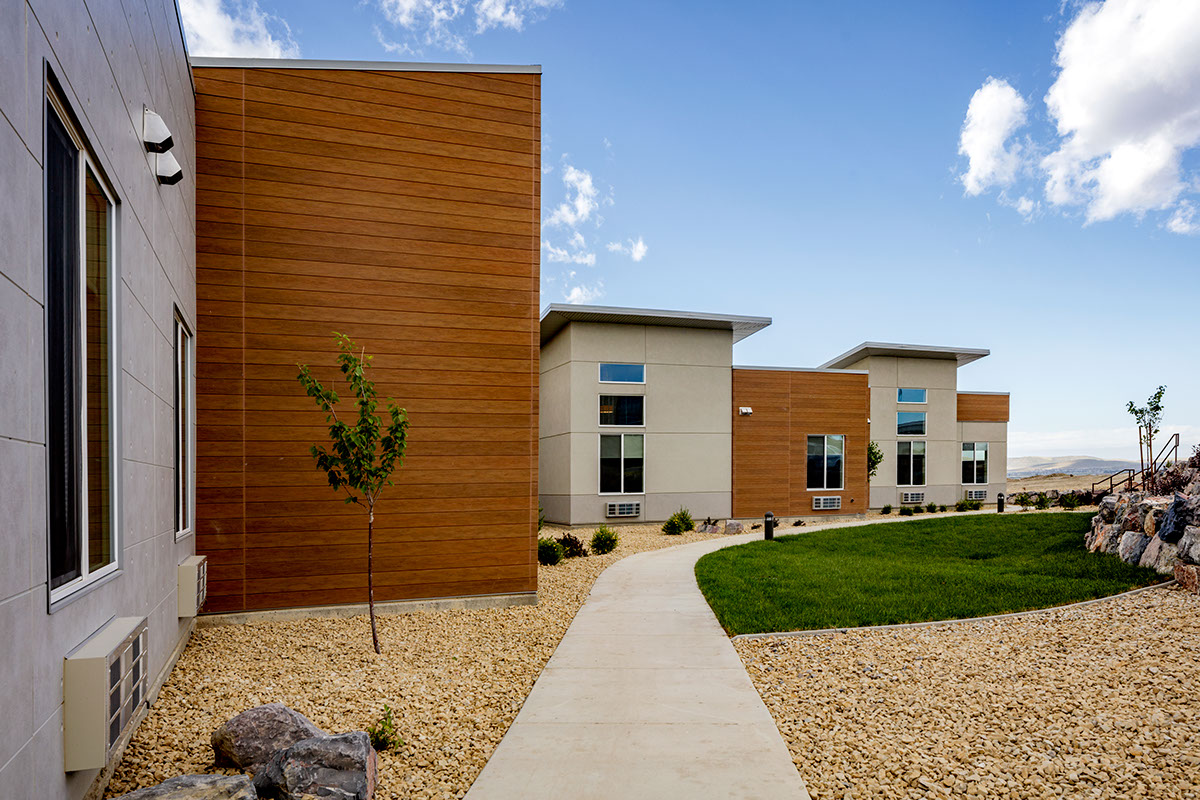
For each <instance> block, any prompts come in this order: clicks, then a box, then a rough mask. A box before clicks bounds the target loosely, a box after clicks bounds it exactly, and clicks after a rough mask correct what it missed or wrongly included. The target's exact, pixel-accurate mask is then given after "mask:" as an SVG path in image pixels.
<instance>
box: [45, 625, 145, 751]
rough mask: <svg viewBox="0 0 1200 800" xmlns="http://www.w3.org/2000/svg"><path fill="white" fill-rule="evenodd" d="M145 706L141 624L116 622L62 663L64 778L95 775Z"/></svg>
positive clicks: (143, 650)
mask: <svg viewBox="0 0 1200 800" xmlns="http://www.w3.org/2000/svg"><path fill="white" fill-rule="evenodd" d="M144 702H146V618H145V617H118V618H116V619H114V620H113V621H112V622H110V623H108V624H107V625H106V626H104V627H103V628H101V629H100V630H99V631H97V632H96V633H95V634H93V636H92V638H90V639H88V640H87V641H86V642H84V643H83V644H82V645H80V646H79V647H78V648H77V649H76V650H75V652H73V653H71V654H70V655H68V656H67V657H66V659H65V660H64V662H63V753H64V762H65V764H64V766H65V769H66V771H67V772H74V771H76V770H82V769H101V768H103V767H104V765H105V764H106V763H107V762H108V760H109V757H110V756H111V755H112V753H113V750H114V749H115V747H116V745H117V743H118V742H119V741H120V740H121V737H122V735H123V734H124V733H125V731H126V730H127V729H128V728H129V725H130V723H131V722H132V721H133V718H134V717H135V716H136V715H137V712H138V710H139V709H140V708H141V706H142V703H144Z"/></svg>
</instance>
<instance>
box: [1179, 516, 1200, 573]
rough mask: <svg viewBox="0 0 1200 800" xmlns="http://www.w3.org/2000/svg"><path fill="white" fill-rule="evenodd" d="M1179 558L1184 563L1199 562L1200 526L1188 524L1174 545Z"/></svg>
mask: <svg viewBox="0 0 1200 800" xmlns="http://www.w3.org/2000/svg"><path fill="white" fill-rule="evenodd" d="M1175 550H1176V553H1177V554H1178V556H1179V560H1180V561H1182V562H1184V563H1185V564H1200V528H1196V527H1192V526H1190V525H1189V526H1188V527H1187V528H1184V530H1183V536H1180V537H1179V542H1178V543H1177V544H1176V545H1175Z"/></svg>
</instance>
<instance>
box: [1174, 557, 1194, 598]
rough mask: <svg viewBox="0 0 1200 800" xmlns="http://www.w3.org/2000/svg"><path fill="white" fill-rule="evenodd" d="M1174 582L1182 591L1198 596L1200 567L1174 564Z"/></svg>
mask: <svg viewBox="0 0 1200 800" xmlns="http://www.w3.org/2000/svg"><path fill="white" fill-rule="evenodd" d="M1175 580H1176V581H1178V583H1179V585H1180V587H1182V588H1183V590H1184V591H1188V592H1191V593H1192V594H1200V567H1198V566H1196V565H1195V564H1176V565H1175Z"/></svg>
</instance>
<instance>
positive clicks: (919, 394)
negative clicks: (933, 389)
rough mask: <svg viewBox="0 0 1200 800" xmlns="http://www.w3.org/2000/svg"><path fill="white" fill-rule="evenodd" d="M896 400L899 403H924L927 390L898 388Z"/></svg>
mask: <svg viewBox="0 0 1200 800" xmlns="http://www.w3.org/2000/svg"><path fill="white" fill-rule="evenodd" d="M896 402H897V403H924V402H925V390H924V389H897V390H896Z"/></svg>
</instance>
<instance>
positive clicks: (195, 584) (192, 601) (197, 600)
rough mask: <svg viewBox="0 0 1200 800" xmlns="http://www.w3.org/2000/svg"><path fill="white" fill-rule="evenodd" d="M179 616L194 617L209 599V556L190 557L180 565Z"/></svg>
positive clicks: (178, 588)
mask: <svg viewBox="0 0 1200 800" xmlns="http://www.w3.org/2000/svg"><path fill="white" fill-rule="evenodd" d="M176 597H177V598H178V600H179V616H181V617H194V616H196V615H197V614H199V613H200V609H201V608H202V607H203V606H204V600H205V598H206V597H208V556H189V557H188V558H186V559H184V561H183V563H182V564H180V565H179V585H178V586H177V587H176Z"/></svg>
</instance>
